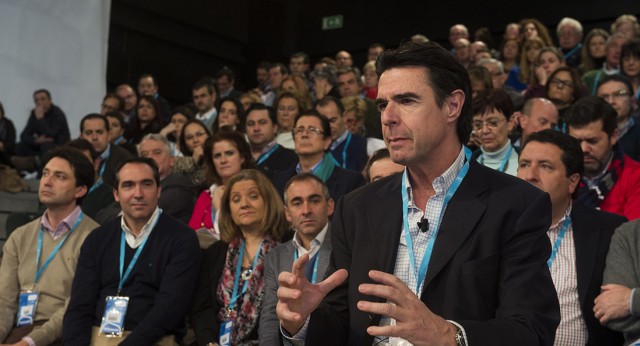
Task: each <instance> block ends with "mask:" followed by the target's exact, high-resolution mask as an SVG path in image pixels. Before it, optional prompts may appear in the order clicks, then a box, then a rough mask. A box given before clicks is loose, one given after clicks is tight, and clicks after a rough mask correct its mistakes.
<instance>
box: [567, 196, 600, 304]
mask: <svg viewBox="0 0 640 346" xmlns="http://www.w3.org/2000/svg"><path fill="white" fill-rule="evenodd" d="M571 223H572V225H573V243H574V247H575V250H576V275H577V277H578V298H579V299H580V306H583V305H584V300H585V297H586V295H587V289H588V288H589V282H591V276H592V270H591V269H592V268H594V267H595V262H596V254H597V253H598V245H599V241H600V239H598V235H599V234H600V232H597V230H593V231H590V230H592V229H593V227H594V226H595V225H597V223H596V220H595V214H594V213H586V212H584V210H582V207H581V206H580V205H577V204H576V203H574V205H573V210H572V211H571Z"/></svg>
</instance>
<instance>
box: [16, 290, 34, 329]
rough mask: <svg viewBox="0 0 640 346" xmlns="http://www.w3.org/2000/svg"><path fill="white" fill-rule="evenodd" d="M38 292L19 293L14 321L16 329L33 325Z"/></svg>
mask: <svg viewBox="0 0 640 346" xmlns="http://www.w3.org/2000/svg"><path fill="white" fill-rule="evenodd" d="M38 298H40V292H38V291H25V292H21V293H20V297H19V298H18V304H19V305H18V318H17V319H16V321H17V323H16V327H22V326H29V325H32V324H33V318H34V317H35V315H36V305H38Z"/></svg>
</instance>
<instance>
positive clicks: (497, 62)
mask: <svg viewBox="0 0 640 346" xmlns="http://www.w3.org/2000/svg"><path fill="white" fill-rule="evenodd" d="M489 64H495V65H496V67H498V71H500V74H503V73H504V65H503V64H502V61H500V60H497V59H494V58H488V59H482V60H480V61H478V62H477V63H476V65H478V66H484V65H489Z"/></svg>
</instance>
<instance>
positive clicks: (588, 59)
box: [578, 28, 609, 75]
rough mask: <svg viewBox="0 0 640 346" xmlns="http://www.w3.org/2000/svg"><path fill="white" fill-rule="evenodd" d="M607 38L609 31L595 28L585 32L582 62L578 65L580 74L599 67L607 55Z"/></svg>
mask: <svg viewBox="0 0 640 346" xmlns="http://www.w3.org/2000/svg"><path fill="white" fill-rule="evenodd" d="M607 39H609V33H608V32H606V31H604V30H602V29H599V28H596V29H593V30H591V31H589V33H588V34H587V37H586V38H585V39H584V44H583V45H582V57H581V58H580V59H581V61H582V63H581V64H580V66H579V67H578V72H580V74H581V75H583V74H585V73H586V72H589V71H591V70H595V69H599V68H601V67H602V64H604V59H605V57H606V55H607V50H606V44H607Z"/></svg>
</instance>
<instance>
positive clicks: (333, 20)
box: [322, 14, 344, 30]
mask: <svg viewBox="0 0 640 346" xmlns="http://www.w3.org/2000/svg"><path fill="white" fill-rule="evenodd" d="M343 23H344V22H343V19H342V15H341V14H339V15H336V16H329V17H322V30H333V29H340V28H342V25H343Z"/></svg>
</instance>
